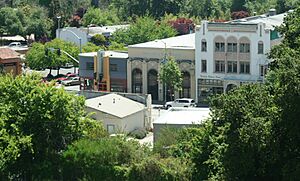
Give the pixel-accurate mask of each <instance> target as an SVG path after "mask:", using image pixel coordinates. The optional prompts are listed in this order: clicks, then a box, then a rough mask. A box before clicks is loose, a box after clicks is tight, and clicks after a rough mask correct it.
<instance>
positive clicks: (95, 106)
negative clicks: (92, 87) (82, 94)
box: [85, 94, 146, 134]
mask: <svg viewBox="0 0 300 181" xmlns="http://www.w3.org/2000/svg"><path fill="white" fill-rule="evenodd" d="M85 105H86V111H87V112H95V114H93V115H92V118H94V119H96V120H99V121H101V122H102V123H103V126H104V127H105V128H106V129H107V131H108V132H109V133H110V134H112V133H123V132H126V133H128V132H130V131H133V130H134V129H137V128H144V127H146V125H145V124H146V121H145V106H144V105H143V104H141V103H138V102H135V101H133V100H130V99H128V98H125V97H123V96H120V95H117V94H107V95H104V96H99V97H95V98H91V99H87V100H86V102H85Z"/></svg>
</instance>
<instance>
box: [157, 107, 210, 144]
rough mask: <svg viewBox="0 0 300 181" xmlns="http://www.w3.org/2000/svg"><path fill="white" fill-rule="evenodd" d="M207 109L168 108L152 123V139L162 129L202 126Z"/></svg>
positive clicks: (207, 114) (206, 117)
mask: <svg viewBox="0 0 300 181" xmlns="http://www.w3.org/2000/svg"><path fill="white" fill-rule="evenodd" d="M209 112H210V111H209V108H170V109H169V110H168V111H167V112H166V113H164V114H163V115H161V116H160V117H158V118H157V119H156V120H155V121H154V122H153V135H154V137H153V139H154V142H155V141H156V140H157V139H158V137H159V134H160V131H161V129H163V128H184V127H190V126H194V125H200V124H202V123H203V122H204V121H205V120H206V119H208V118H209V117H210V116H209Z"/></svg>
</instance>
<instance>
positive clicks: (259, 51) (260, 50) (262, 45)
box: [257, 42, 264, 54]
mask: <svg viewBox="0 0 300 181" xmlns="http://www.w3.org/2000/svg"><path fill="white" fill-rule="evenodd" d="M257 48H258V52H257V53H258V54H264V44H263V43H262V42H259V43H258V47H257Z"/></svg>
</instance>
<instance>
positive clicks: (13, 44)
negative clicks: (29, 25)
mask: <svg viewBox="0 0 300 181" xmlns="http://www.w3.org/2000/svg"><path fill="white" fill-rule="evenodd" d="M8 46H9V47H21V46H22V44H21V42H11V43H10V44H9V45H8Z"/></svg>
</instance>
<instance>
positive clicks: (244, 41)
mask: <svg viewBox="0 0 300 181" xmlns="http://www.w3.org/2000/svg"><path fill="white" fill-rule="evenodd" d="M239 44H240V47H239V48H240V53H250V40H249V38H247V37H241V38H240V39H239Z"/></svg>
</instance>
